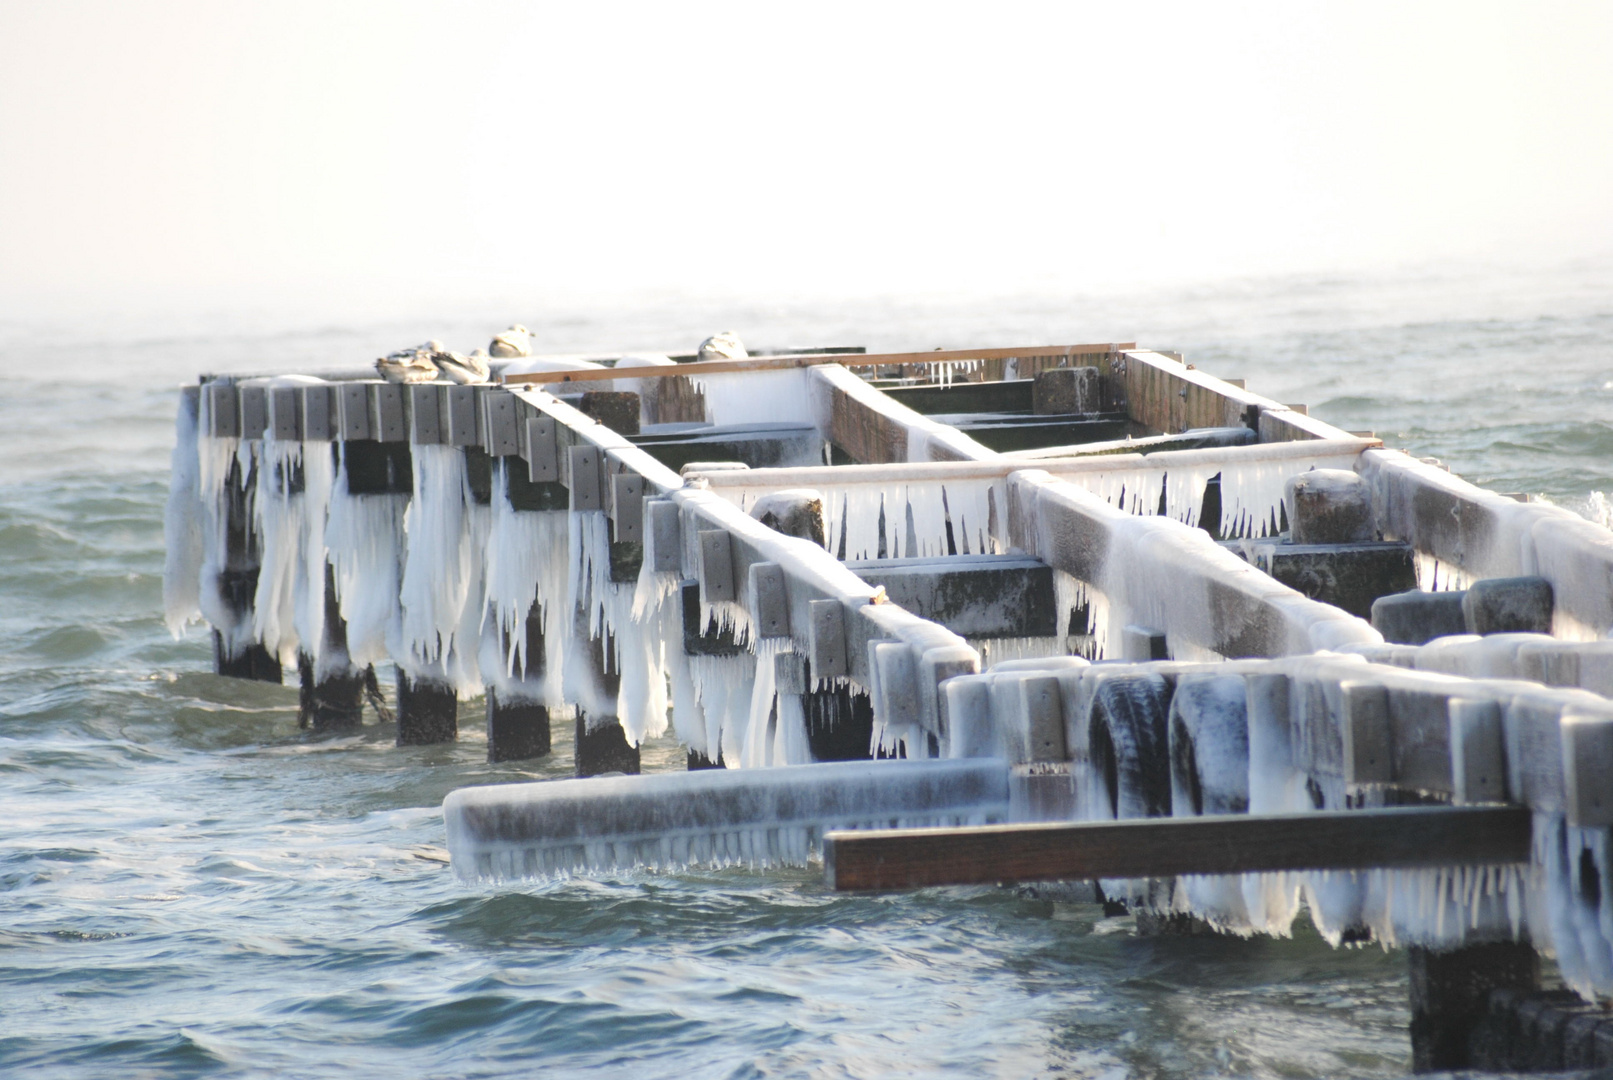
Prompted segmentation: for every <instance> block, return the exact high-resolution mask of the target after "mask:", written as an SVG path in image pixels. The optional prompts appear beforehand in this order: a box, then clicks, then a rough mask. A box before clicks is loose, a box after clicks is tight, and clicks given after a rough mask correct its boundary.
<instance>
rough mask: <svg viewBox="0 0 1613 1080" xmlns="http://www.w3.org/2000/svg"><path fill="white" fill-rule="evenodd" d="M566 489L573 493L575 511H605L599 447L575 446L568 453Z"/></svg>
mask: <svg viewBox="0 0 1613 1080" xmlns="http://www.w3.org/2000/svg"><path fill="white" fill-rule="evenodd" d="M566 462H567V469H566V487H567V488H568V489H569V490H570V491H571V508H572V509H573V510H603V509H604V508H605V503H604V500H603V499H602V498H601V497H600V488H601V483H600V481H601V480H602V479H603V473H602V465H601V461H600V455H599V447H597V446H591V445H584V446H573V447H571V449H570V450H568V451H567V452H566Z"/></svg>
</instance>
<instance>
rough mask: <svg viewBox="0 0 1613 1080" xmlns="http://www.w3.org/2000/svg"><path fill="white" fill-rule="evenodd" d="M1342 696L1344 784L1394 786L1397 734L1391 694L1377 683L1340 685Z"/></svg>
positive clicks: (1347, 683)
mask: <svg viewBox="0 0 1613 1080" xmlns="http://www.w3.org/2000/svg"><path fill="white" fill-rule="evenodd" d="M1339 692H1340V694H1341V695H1342V696H1343V699H1344V723H1343V725H1342V727H1343V729H1344V730H1343V736H1344V782H1345V783H1347V784H1387V783H1389V782H1391V781H1392V780H1394V761H1393V759H1392V757H1391V756H1390V751H1391V749H1392V748H1393V746H1394V741H1393V740H1394V732H1393V729H1392V728H1391V726H1390V719H1389V691H1387V690H1386V689H1384V688H1383V687H1381V686H1378V685H1377V684H1375V683H1364V682H1346V683H1341V684H1340V685H1339Z"/></svg>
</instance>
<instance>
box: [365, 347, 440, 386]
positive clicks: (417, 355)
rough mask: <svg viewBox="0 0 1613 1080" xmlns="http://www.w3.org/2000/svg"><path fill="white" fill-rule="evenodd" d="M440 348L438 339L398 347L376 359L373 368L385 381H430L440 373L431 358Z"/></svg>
mask: <svg viewBox="0 0 1613 1080" xmlns="http://www.w3.org/2000/svg"><path fill="white" fill-rule="evenodd" d="M442 350H443V345H442V342H440V341H428V342H426V343H425V344H424V345H417V346H415V347H414V348H412V349H399V350H398V351H397V352H393V353H387V354H386V355H385V356H383V357H381V359H379V360H377V361H376V362H375V370H376V371H378V372H380V373H381V378H383V379H385V380H386V381H387V382H394V383H420V382H431V381H432V380H433V379H436V378H438V377H439V376H440V375H441V374H442V373H441V372H440V371H438V370H437V365H436V364H435V363H434V362H433V361H432V359H431V358H432V356H433V355H434V354H436V353H439V352H441V351H442Z"/></svg>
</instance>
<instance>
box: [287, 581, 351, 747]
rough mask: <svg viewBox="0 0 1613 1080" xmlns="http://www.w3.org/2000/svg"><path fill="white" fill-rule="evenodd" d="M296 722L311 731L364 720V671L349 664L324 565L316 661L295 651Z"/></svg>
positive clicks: (332, 585)
mask: <svg viewBox="0 0 1613 1080" xmlns="http://www.w3.org/2000/svg"><path fill="white" fill-rule="evenodd" d="M297 674H298V676H299V679H300V689H299V693H298V702H297V704H298V711H297V721H298V724H299V725H301V726H304V727H312V728H313V729H314V730H315V731H330V730H336V729H340V728H351V727H357V726H359V725H360V724H362V723H363V722H364V683H365V680H366V678H367V677H368V676H367V673H366V672H364V671H361V670H360V669H358V668H356V667H354V666H353V664H352V662H351V661H350V660H349V658H348V653H347V624H346V623H345V622H343V621H342V611H341V605H340V604H339V603H338V602H337V600H336V572H335V570H334V569H333V568H332V567H331V565H330V564H329V563H326V564H325V637H324V640H323V641H322V642H321V643H320V648H319V660H318V661H317V662H316V661H315V660H314V658H313V657H312V656H310V655H308V654H307V653H298V654H297Z"/></svg>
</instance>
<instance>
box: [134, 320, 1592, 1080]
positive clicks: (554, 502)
mask: <svg viewBox="0 0 1613 1080" xmlns="http://www.w3.org/2000/svg"><path fill="white" fill-rule="evenodd" d="M574 359H575V362H571V361H567V360H565V359H563V358H562V359H559V360H553V361H550V362H548V363H545V364H541V365H527V366H528V367H533V368H535V370H531V371H526V372H522V371H521V370H519V365H518V363H517V364H516V365H511V366H510V367H508V368H507V369H506V370H505V371H503V372H502V378H501V379H499V381H496V382H493V383H490V384H484V385H450V384H447V383H417V384H412V385H409V384H396V383H389V382H383V381H380V380H378V379H374V378H368V377H363V373H348V374H346V375H343V374H341V373H338V374H335V375H326V376H319V375H317V374H315V375H297V376H287V375H282V374H266V375H264V376H263V377H259V378H240V377H214V378H204V379H203V380H202V381H201V382H200V383H199V384H198V385H197V386H195V387H191V388H187V389H186V390H185V391H184V393H183V395H182V397H181V406H180V412H179V423H178V430H179V438H178V445H177V446H176V450H175V457H174V463H175V467H174V483H173V488H172V493H171V497H170V504H169V511H168V521H167V527H168V544H169V564H168V574H167V578H166V589H165V594H166V595H165V599H166V603H167V613H168V618H169V622H170V625H171V626H173V627H174V628H175V629H176V631H177V630H178V629H180V628H182V627H183V626H184V624H185V623H186V622H188V621H190V620H192V619H194V618H197V617H198V616H200V617H202V618H205V620H206V621H207V622H208V623H209V624H210V626H211V629H212V634H213V640H214V654H215V661H216V670H217V671H218V673H219V674H221V675H231V676H236V677H241V678H249V679H267V680H269V681H274V682H279V681H281V680H282V678H284V677H285V676H286V675H287V674H289V673H290V672H291V671H296V672H298V674H299V680H300V684H301V687H302V697H301V708H302V714H303V717H304V720H305V721H306V723H308V724H309V725H311V726H312V727H314V728H315V729H327V728H340V727H344V726H350V725H353V724H357V723H360V722H361V721H362V717H363V715H364V713H365V711H366V710H367V709H377V708H379V709H383V710H387V709H390V710H392V712H388V713H384V714H383V715H384V716H385V719H386V722H389V723H392V724H395V727H396V732H397V741H398V743H399V744H400V745H407V744H421V743H431V742H440V741H446V740H451V739H454V738H455V737H456V734H457V730H458V723H459V707H460V704H461V702H462V701H464V700H466V699H470V698H474V697H476V696H478V695H480V696H482V697H483V698H484V700H485V702H486V724H487V744H488V756H489V759H490V760H493V761H504V760H517V759H522V758H529V757H534V756H540V755H543V754H547V753H549V752H550V747H551V739H550V733H551V725H552V724H553V723H554V722H556V721H560V722H569V723H572V724H573V725H574V732H575V766H576V774H577V776H578V777H596V778H598V779H593V780H588V781H586V782H585V783H584V786H581V787H577V786H575V785H577V784H578V783H579V781H563V782H558V783H548V784H536V785H509V786H504V787H492V788H480V789H469V790H468V791H466V792H456V793H454V795H452V796H450V798H449V800H448V802H447V803H446V804H445V815H446V816H447V818H448V825H449V838H450V850H451V852H452V855H453V860H454V867H455V871H456V872H457V873H459V874H461V875H462V876H464V877H467V878H478V877H493V878H498V877H507V876H521V875H523V874H533V873H549V872H567V871H577V870H585V869H587V868H590V867H594V868H608V867H610V866H613V865H622V864H623V863H624V862H628V863H630V862H634V861H637V862H644V863H647V864H651V865H674V864H677V863H679V862H684V861H698V860H701V859H715V860H717V861H723V860H730V861H752V862H757V861H768V860H769V859H779V860H783V861H799V860H800V859H804V858H805V857H806V856H807V854H808V853H809V852H810V851H816V850H819V849H820V848H821V851H822V853H823V858H824V864H825V870H826V875H827V877H828V880H829V882H830V884H831V885H832V886H833V887H836V888H908V887H918V886H931V885H941V884H967V883H980V882H996V881H1031V880H1072V879H1074V880H1079V881H1082V882H1092V883H1093V884H1092V885H1091V886H1090V888H1091V889H1092V895H1094V896H1097V897H1101V898H1102V899H1104V900H1105V901H1106V902H1108V903H1110V904H1123V905H1126V906H1127V907H1128V908H1129V909H1130V910H1133V911H1136V912H1138V913H1139V915H1140V916H1147V917H1148V919H1149V921H1148V923H1147V925H1149V926H1151V927H1155V928H1168V927H1169V926H1171V925H1182V924H1191V925H1193V926H1194V927H1197V928H1200V929H1209V930H1215V931H1219V932H1224V933H1232V934H1242V935H1248V934H1251V933H1274V934H1286V933H1287V932H1288V930H1287V928H1288V926H1289V925H1291V923H1292V920H1293V919H1294V918H1295V916H1296V914H1297V913H1298V911H1299V910H1300V907H1301V902H1302V901H1303V904H1304V906H1306V907H1308V908H1309V909H1310V912H1311V915H1312V918H1313V919H1314V920H1315V922H1316V924H1317V926H1318V928H1319V929H1320V930H1321V931H1322V932H1323V933H1324V934H1325V935H1326V936H1327V937H1328V938H1329V939H1330V940H1332V941H1333V942H1334V943H1335V944H1340V943H1348V942H1362V941H1368V940H1371V941H1378V942H1382V943H1384V944H1398V945H1402V946H1405V947H1406V948H1408V950H1409V955H1410V958H1411V965H1412V973H1413V978H1412V990H1413V1011H1414V1020H1413V1025H1412V1036H1413V1046H1414V1056H1415V1061H1416V1064H1417V1067H1418V1068H1419V1069H1443V1068H1457V1067H1465V1066H1468V1065H1473V1066H1478V1067H1492V1068H1520V1069H1545V1068H1565V1067H1578V1066H1586V1067H1588V1066H1592V1065H1596V1066H1602V1065H1613V1019H1609V1020H1604V1019H1603V1017H1604V1016H1605V1015H1607V1014H1604V1013H1603V1012H1602V1011H1601V1010H1602V1003H1605V1002H1607V1001H1609V1000H1613V846H1610V842H1609V836H1610V833H1609V830H1610V827H1613V641H1610V640H1608V638H1609V632H1610V630H1613V533H1610V532H1609V531H1608V530H1606V529H1603V528H1601V527H1600V526H1597V525H1594V524H1592V523H1590V522H1588V521H1584V520H1582V519H1580V518H1578V517H1576V516H1575V515H1573V514H1571V513H1568V512H1567V511H1565V510H1562V509H1559V508H1556V507H1552V506H1549V505H1544V504H1541V503H1537V502H1530V501H1527V500H1523V499H1520V498H1518V497H1513V496H1508V495H1501V494H1496V493H1493V492H1489V491H1486V490H1483V489H1481V488H1478V487H1475V486H1473V485H1471V484H1468V483H1466V482H1464V481H1462V480H1461V479H1459V478H1457V477H1455V476H1453V475H1452V474H1451V473H1450V472H1449V471H1448V470H1446V469H1445V468H1444V467H1442V466H1441V465H1440V464H1439V463H1438V462H1434V461H1430V460H1418V459H1415V458H1412V457H1410V456H1408V455H1406V454H1404V453H1401V452H1399V451H1395V450H1391V449H1387V448H1385V447H1383V445H1382V444H1381V442H1380V441H1379V440H1377V439H1376V438H1374V437H1372V436H1371V435H1367V434H1360V433H1351V432H1345V431H1341V430H1338V429H1336V428H1334V427H1331V426H1330V425H1328V424H1326V423H1323V422H1322V421H1320V420H1318V419H1316V418H1313V417H1311V416H1309V415H1308V414H1307V412H1306V410H1305V408H1304V407H1303V406H1289V405H1284V404H1281V403H1278V402H1276V401H1272V400H1270V399H1267V398H1264V397H1261V396H1259V395H1258V394H1255V393H1253V392H1251V391H1249V390H1247V389H1245V388H1244V387H1243V386H1242V385H1241V384H1240V383H1234V382H1229V381H1223V380H1220V379H1217V378H1214V377H1211V376H1210V375H1208V374H1206V373H1204V372H1201V371H1198V370H1196V369H1195V368H1194V367H1193V365H1191V364H1188V363H1185V362H1184V361H1183V360H1182V358H1180V357H1178V356H1174V355H1171V354H1165V353H1160V352H1154V351H1150V350H1147V349H1140V348H1138V347H1136V346H1135V345H1134V344H1132V343H1114V344H1077V345H1067V346H1038V347H1012V348H995V347H994V348H985V349H953V350H945V351H933V352H908V353H896V354H883V355H868V354H866V353H863V352H861V351H860V350H850V349H846V350H796V351H790V352H785V353H781V354H778V355H772V356H766V355H762V356H754V357H752V358H750V359H747V360H724V361H716V362H700V361H696V360H695V359H694V358H693V357H687V358H681V359H682V360H683V361H684V362H678V363H672V364H657V365H654V366H628V365H626V364H625V363H624V365H623V366H622V367H615V366H613V363H614V361H616V360H617V359H618V358H616V357H611V356H604V357H577V358H574ZM499 374H500V373H499V372H497V371H496V372H495V378H498V376H499ZM382 663H390V664H391V665H392V666H393V668H394V670H395V672H396V674H395V685H394V689H393V693H392V695H391V701H390V703H388V701H387V695H386V694H384V693H383V692H382V688H381V687H380V685H379V684H378V681H377V679H376V675H375V671H376V665H377V664H382ZM393 713H395V715H394V714H393ZM669 724H670V728H671V732H672V734H673V735H674V736H675V737H676V738H677V739H678V740H679V741H680V742H681V743H682V744H683V745H684V747H685V748H686V750H687V755H688V763H689V769H690V773H689V774H685V775H681V776H679V777H678V778H676V780H675V782H673V781H672V780H668V778H665V777H634V776H632V774H635V773H637V772H638V771H639V749H638V748H639V745H640V743H641V742H642V741H643V740H644V739H645V738H648V737H655V736H659V735H661V734H662V733H663V732H666V731H667V730H668V726H669ZM857 762H862V763H863V764H855V763H857ZM831 763H834V764H831ZM769 770H772V771H771V772H770V771H769ZM814 770H817V771H814ZM601 774H626V775H623V776H615V775H613V776H610V777H602V775H601ZM607 804H608V806H609V807H610V808H611V809H610V810H609V812H606V811H605V810H603V809H598V808H599V807H604V806H606V805H607ZM892 825H897V826H910V827H906V828H896V829H892V828H890V826H892ZM837 830H838V831H837ZM847 830H850V831H847ZM1139 925H1143V922H1142V921H1141V919H1140V923H1139ZM1538 952H1545V953H1547V954H1550V955H1552V956H1554V957H1555V958H1556V960H1557V964H1558V968H1559V969H1560V971H1561V974H1562V977H1563V981H1564V983H1565V984H1566V986H1567V987H1568V988H1569V991H1571V992H1559V991H1542V990H1541V989H1540V986H1539V969H1538V960H1537V953H1538Z"/></svg>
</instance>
